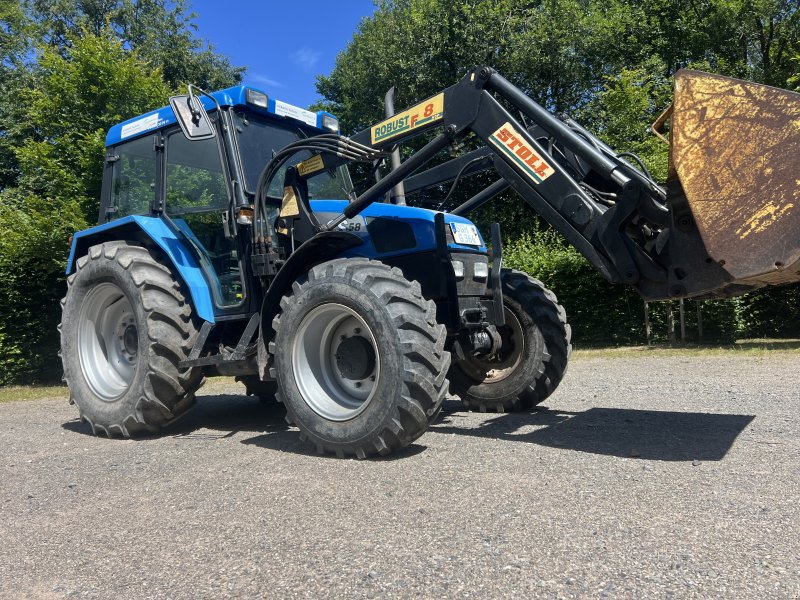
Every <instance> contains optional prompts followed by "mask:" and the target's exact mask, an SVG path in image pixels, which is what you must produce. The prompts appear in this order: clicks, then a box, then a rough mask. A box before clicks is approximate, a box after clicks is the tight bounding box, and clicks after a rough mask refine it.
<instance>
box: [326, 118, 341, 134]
mask: <svg viewBox="0 0 800 600" xmlns="http://www.w3.org/2000/svg"><path fill="white" fill-rule="evenodd" d="M322 128H323V129H327V130H328V131H332V132H333V133H339V119H337V118H336V117H334V116H333V115H322Z"/></svg>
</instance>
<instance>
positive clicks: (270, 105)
mask: <svg viewBox="0 0 800 600" xmlns="http://www.w3.org/2000/svg"><path fill="white" fill-rule="evenodd" d="M248 89H251V90H254V91H257V92H261V90H258V89H256V88H254V87H252V86H244V85H237V86H234V87H229V88H226V89H224V90H220V91H218V92H212V93H211V95H212V96H214V98H215V99H216V100H217V102H219V103H220V106H247V109H248V110H250V111H253V112H257V113H261V114H268V115H272V116H273V117H275V118H276V119H288V118H291V117H283V116H280V115H276V114H275V100H274V99H273V98H272V97H271V96H269V95H267V108H266V109H264V108H259V107H257V106H253V105H252V104H247V90H248ZM261 93H262V94H264V93H266V92H261ZM200 99H201V100H202V102H203V106H205V108H206V110H209V111H210V110H213V109H214V108H216V107H215V105H214V103H213V102H212V101H211V99H210V98H208V97H207V96H200ZM316 114H317V127H316V128H317V129H321V128H322V117H323V115H330V114H331V113H329V112H325V111H322V110H321V111H319V112H317V113H316ZM331 116H335V115H331ZM148 117H149V118H150V119H149V120H148ZM292 120H293V121H294V119H292ZM137 122H139V123H140V130H138V131H137V130H136V129H137V128H135V127H134V129H133V131H134V132H133V133H131V132H130V129H131V127H132V126H133V125H134V124H135V123H137ZM296 122H297V123H301V122H300V121H296ZM174 123H177V120H176V119H175V114H174V113H173V112H172V108H171V107H169V106H163V107H161V108H159V109H156V110H151V111H150V112H148V113H144V114H143V115H139V116H138V117H134V118H132V119H128V120H127V121H123V122H122V123H119V124H117V125H114V126H113V127H112V128H111V129H109V130H108V135H106V146H114V145H115V144H118V143H120V142H122V141H128V140H133V139H136V138H137V137H140V136H142V135H146V134H148V133H153V132H154V131H157V130H158V129H162V128H164V127H166V126H168V125H173V124H174ZM302 126H303V127H307V128H308V129H309V132H311V134H312V135H314V134H315V133H317V132H314V129H315V128H314V127H310V126H309V125H307V124H305V123H302ZM123 128H127V129H128V130H129V131H126V134H127V135H125V137H123V136H122V131H123ZM324 131H326V132H327V130H324ZM328 133H330V132H328Z"/></svg>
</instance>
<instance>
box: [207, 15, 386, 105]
mask: <svg viewBox="0 0 800 600" xmlns="http://www.w3.org/2000/svg"><path fill="white" fill-rule="evenodd" d="M374 9H375V7H374V4H373V2H372V0H339V1H338V2H334V1H331V0H299V1H298V0H295V1H285V0H284V1H278V2H275V1H271V0H261V1H252V0H250V1H247V0H227V1H226V2H219V0H215V1H213V2H212V1H211V0H192V11H193V12H195V13H197V19H196V21H195V22H196V24H197V26H198V29H199V30H198V34H199V36H200V37H202V38H205V39H207V40H208V41H209V42H211V43H212V44H213V45H214V46H215V48H216V50H217V51H218V52H220V53H222V54H225V55H226V56H228V57H229V58H230V59H231V61H232V62H233V64H235V65H239V66H246V67H247V74H246V75H245V78H244V83H246V84H250V85H252V86H254V87H258V88H260V89H263V90H264V91H265V92H267V93H268V94H269V95H270V96H272V97H274V98H277V99H279V100H283V101H285V102H290V103H291V104H296V105H299V106H303V107H307V106H308V105H309V104H311V103H313V102H314V101H316V100H317V99H318V98H319V96H318V95H317V92H316V87H315V85H314V84H315V81H316V75H317V74H326V75H327V74H329V73H330V72H331V69H333V64H334V61H335V59H336V55H337V54H338V53H339V52H340V51H341V50H343V49H344V47H345V46H346V45H347V42H348V41H350V38H351V37H352V35H353V31H355V28H356V26H357V25H358V23H359V21H360V20H361V18H362V17H365V16H369V15H371V14H372V13H373V11H374Z"/></svg>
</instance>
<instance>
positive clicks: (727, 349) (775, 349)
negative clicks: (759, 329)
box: [572, 339, 800, 360]
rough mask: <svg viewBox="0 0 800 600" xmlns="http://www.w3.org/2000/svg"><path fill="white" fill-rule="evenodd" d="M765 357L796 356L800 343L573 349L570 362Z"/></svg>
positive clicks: (766, 342) (739, 343)
mask: <svg viewBox="0 0 800 600" xmlns="http://www.w3.org/2000/svg"><path fill="white" fill-rule="evenodd" d="M768 353H780V354H800V340H796V339H791V340H776V339H763V340H738V341H737V342H736V343H735V344H732V345H730V346H697V345H687V346H670V345H667V344H659V345H653V346H621V347H618V348H577V349H575V351H574V352H573V353H572V358H574V359H577V360H580V359H582V358H637V357H661V356H663V357H667V356H730V357H734V356H739V355H747V356H751V355H761V354H768Z"/></svg>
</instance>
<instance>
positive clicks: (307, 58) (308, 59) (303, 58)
mask: <svg viewBox="0 0 800 600" xmlns="http://www.w3.org/2000/svg"><path fill="white" fill-rule="evenodd" d="M321 56H322V52H319V51H317V50H312V49H311V48H300V49H299V50H297V51H296V52H293V53H292V54H291V55H290V56H289V58H291V59H292V62H293V63H295V64H296V65H298V66H299V67H300V68H301V69H303V70H304V71H311V70H312V69H313V68H314V67H315V66H316V64H317V63H318V62H319V59H320V57H321Z"/></svg>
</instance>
